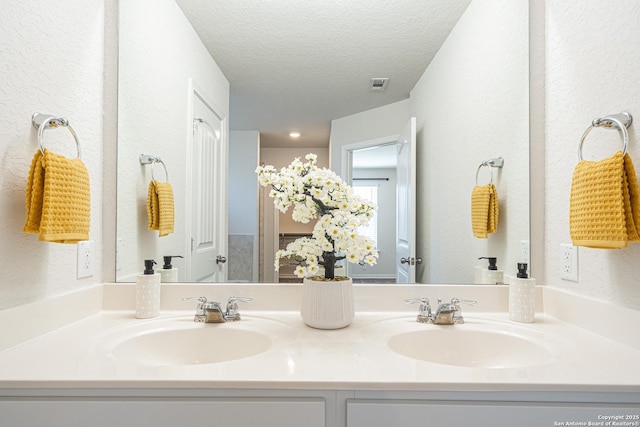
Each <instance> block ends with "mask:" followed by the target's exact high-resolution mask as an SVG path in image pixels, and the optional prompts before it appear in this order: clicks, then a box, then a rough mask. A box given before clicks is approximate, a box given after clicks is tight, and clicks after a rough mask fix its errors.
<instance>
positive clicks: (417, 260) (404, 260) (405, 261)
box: [400, 257, 422, 265]
mask: <svg viewBox="0 0 640 427" xmlns="http://www.w3.org/2000/svg"><path fill="white" fill-rule="evenodd" d="M400 264H409V265H416V264H422V258H420V257H418V258H413V257H411V258H404V257H403V258H400Z"/></svg>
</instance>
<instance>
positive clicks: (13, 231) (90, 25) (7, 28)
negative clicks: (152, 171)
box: [0, 0, 111, 309]
mask: <svg viewBox="0 0 640 427" xmlns="http://www.w3.org/2000/svg"><path fill="white" fill-rule="evenodd" d="M70 11H72V13H70ZM104 15H105V2H104V1H103V0H65V1H60V0H48V1H42V0H34V1H30V2H28V3H20V2H11V5H10V6H9V5H8V6H7V7H4V8H3V12H2V14H0V94H1V96H0V141H2V144H0V218H1V221H0V231H1V233H2V244H1V245H0V260H1V261H0V271H2V273H1V274H0V309H2V308H6V307H11V306H15V305H19V304H23V303H26V302H29V301H34V300H38V299H42V298H44V297H46V296H50V295H55V294H59V293H62V292H66V291H69V290H72V289H77V288H79V287H83V286H88V285H92V284H95V283H100V282H102V280H103V274H102V243H103V235H102V219H103V212H102V195H103V154H102V150H103V136H104V135H103V115H102V114H103V84H104V79H103V72H104V37H105V31H104V20H105V16H104ZM34 112H42V113H46V114H54V115H58V116H62V117H65V118H67V119H68V120H69V122H70V124H71V126H72V127H73V129H74V130H75V131H76V132H77V134H78V136H79V137H80V142H81V144H82V159H83V161H84V162H85V164H86V166H87V169H88V171H89V176H90V180H91V230H90V234H89V236H90V238H91V239H92V240H93V241H94V242H95V243H94V251H95V274H94V275H93V276H92V277H89V278H86V279H80V280H78V279H76V253H77V251H76V245H62V244H54V243H44V242H39V241H38V236H37V235H35V234H26V233H23V232H22V227H23V226H24V221H25V216H26V215H25V187H26V183H27V177H28V172H29V165H30V163H31V158H32V157H33V155H34V153H35V152H36V150H37V147H38V143H37V134H36V130H35V129H34V128H33V127H32V126H31V115H32V114H33V113H34ZM44 144H45V146H46V147H47V148H49V149H51V150H52V151H56V152H59V153H62V154H65V155H67V156H69V157H73V156H75V143H74V141H73V138H72V137H71V135H70V134H69V133H68V132H67V131H66V130H64V129H57V130H49V131H47V132H45V136H44ZM108 238H111V236H109V237H108Z"/></svg>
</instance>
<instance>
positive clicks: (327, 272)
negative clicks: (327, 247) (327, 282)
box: [322, 252, 336, 280]
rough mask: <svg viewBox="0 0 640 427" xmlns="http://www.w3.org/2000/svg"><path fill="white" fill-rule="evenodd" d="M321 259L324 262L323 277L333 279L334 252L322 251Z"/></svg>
mask: <svg viewBox="0 0 640 427" xmlns="http://www.w3.org/2000/svg"><path fill="white" fill-rule="evenodd" d="M322 261H323V262H324V278H325V279H331V280H333V278H334V277H335V267H336V254H335V252H322Z"/></svg>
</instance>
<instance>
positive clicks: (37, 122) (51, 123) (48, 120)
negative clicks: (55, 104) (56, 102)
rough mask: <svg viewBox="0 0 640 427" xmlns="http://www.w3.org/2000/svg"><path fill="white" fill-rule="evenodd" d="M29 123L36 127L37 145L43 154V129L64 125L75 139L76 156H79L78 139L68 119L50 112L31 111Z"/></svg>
mask: <svg viewBox="0 0 640 427" xmlns="http://www.w3.org/2000/svg"><path fill="white" fill-rule="evenodd" d="M31 124H33V127H34V128H36V129H38V145H39V146H40V152H41V153H42V155H43V156H44V145H43V144H42V138H43V135H44V131H45V129H50V128H56V127H60V126H62V127H65V128H67V129H68V130H69V132H71V135H73V139H75V140H76V148H77V150H78V158H80V139H79V138H78V134H76V132H75V131H74V130H73V128H72V127H71V125H70V124H69V121H68V120H67V119H64V118H62V117H56V116H52V115H50V114H42V113H33V116H31Z"/></svg>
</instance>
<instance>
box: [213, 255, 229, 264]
mask: <svg viewBox="0 0 640 427" xmlns="http://www.w3.org/2000/svg"><path fill="white" fill-rule="evenodd" d="M225 262H227V259H226V258H225V257H223V256H222V255H218V256H217V257H216V264H224V263H225Z"/></svg>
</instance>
